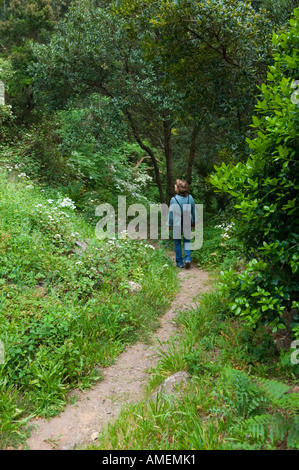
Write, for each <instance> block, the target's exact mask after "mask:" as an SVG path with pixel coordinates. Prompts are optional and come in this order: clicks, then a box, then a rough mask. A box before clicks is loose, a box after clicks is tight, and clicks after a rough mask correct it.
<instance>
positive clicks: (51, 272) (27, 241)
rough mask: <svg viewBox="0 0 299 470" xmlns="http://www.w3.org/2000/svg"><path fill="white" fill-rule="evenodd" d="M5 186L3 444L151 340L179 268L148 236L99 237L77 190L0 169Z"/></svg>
mask: <svg viewBox="0 0 299 470" xmlns="http://www.w3.org/2000/svg"><path fill="white" fill-rule="evenodd" d="M0 194H1V197H0V341H1V344H2V346H4V353H5V355H4V363H3V364H0V395H1V399H0V447H1V448H7V447H8V446H18V445H20V444H21V443H22V442H24V439H25V437H26V433H27V431H26V429H27V427H26V423H28V420H29V419H30V418H32V417H33V416H37V415H38V416H43V417H50V416H53V415H56V414H57V413H59V412H60V411H61V410H62V409H63V407H64V406H65V404H66V396H67V392H68V391H69V390H70V389H71V388H75V387H76V388H80V389H84V388H87V387H89V386H90V385H91V384H92V383H94V382H95V381H97V380H101V375H100V374H99V372H98V368H99V367H100V366H101V367H103V366H104V367H105V366H108V365H109V364H111V363H112V362H113V361H114V359H115V358H116V357H117V355H118V354H119V353H120V352H121V351H122V350H123V349H124V347H125V346H126V345H127V344H130V343H132V342H134V341H135V340H136V339H137V338H140V337H143V338H145V339H146V338H147V336H148V335H149V333H150V331H151V330H152V329H154V328H155V327H156V326H157V319H158V317H159V315H161V314H162V313H163V311H164V310H165V308H166V307H167V305H168V303H169V301H170V298H171V295H172V293H173V291H174V289H175V287H176V274H175V269H174V266H173V265H172V263H171V262H170V261H169V259H168V258H167V257H166V256H165V254H164V252H163V251H162V250H156V249H154V248H153V247H152V246H151V245H150V244H147V243H146V242H138V241H134V240H131V239H129V238H125V239H122V240H117V239H115V240H110V241H109V242H107V241H105V240H104V241H99V240H97V239H96V237H95V235H94V227H92V226H91V225H89V224H87V223H86V222H85V221H84V220H83V219H82V218H81V217H80V216H79V215H78V214H77V213H76V210H75V207H74V205H73V203H72V201H70V199H69V198H66V197H64V195H62V194H59V193H58V192H55V191H54V190H52V191H51V193H50V192H47V193H46V192H44V193H43V192H42V191H41V189H40V188H39V187H37V186H36V185H35V184H34V183H32V181H30V180H29V179H28V178H27V176H26V175H25V174H23V173H20V172H19V173H16V174H14V175H12V174H10V175H9V177H8V175H7V174H6V173H5V172H2V173H0ZM95 222H97V220H95ZM132 286H133V287H134V286H135V287H137V288H136V289H134V288H133V287H132Z"/></svg>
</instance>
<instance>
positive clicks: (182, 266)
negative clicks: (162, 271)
mask: <svg viewBox="0 0 299 470" xmlns="http://www.w3.org/2000/svg"><path fill="white" fill-rule="evenodd" d="M176 267H177V268H184V267H185V265H184V264H181V265H180V264H177V265H176Z"/></svg>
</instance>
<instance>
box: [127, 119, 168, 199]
mask: <svg viewBox="0 0 299 470" xmlns="http://www.w3.org/2000/svg"><path fill="white" fill-rule="evenodd" d="M124 113H125V115H126V117H127V119H128V121H129V124H130V126H131V129H132V132H133V135H134V137H135V139H136V142H137V143H138V145H139V146H140V148H142V149H143V150H145V152H147V153H148V155H149V156H150V157H151V160H152V163H153V166H154V171H155V177H156V184H157V186H158V190H159V197H160V202H161V204H164V203H165V198H164V193H163V187H162V181H161V176H160V170H159V165H158V162H157V159H156V157H155V155H154V152H153V151H152V149H151V148H150V147H148V146H147V145H145V144H144V143H143V142H142V140H141V138H140V136H139V134H138V131H137V129H136V126H135V123H134V121H133V118H132V116H131V114H130V113H129V112H128V111H124Z"/></svg>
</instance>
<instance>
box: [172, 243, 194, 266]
mask: <svg viewBox="0 0 299 470" xmlns="http://www.w3.org/2000/svg"><path fill="white" fill-rule="evenodd" d="M173 241H174V251H175V260H176V264H177V265H178V266H183V264H184V261H183V256H182V240H181V239H180V238H178V239H176V238H174V239H173ZM183 244H184V252H185V262H186V261H190V262H191V249H190V240H187V239H186V238H185V237H184V236H183Z"/></svg>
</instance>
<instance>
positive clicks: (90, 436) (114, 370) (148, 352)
mask: <svg viewBox="0 0 299 470" xmlns="http://www.w3.org/2000/svg"><path fill="white" fill-rule="evenodd" d="M178 275H179V279H180V289H179V290H178V293H177V296H176V298H175V299H174V300H173V302H172V304H171V306H170V309H169V310H168V311H167V312H166V313H165V315H164V316H163V317H161V319H160V327H159V328H158V330H156V332H155V333H154V334H153V339H152V342H151V344H143V343H141V342H138V343H136V344H135V345H133V346H130V347H128V348H127V349H126V350H125V351H124V352H123V353H122V354H121V355H120V356H119V357H118V359H117V360H116V362H115V364H114V365H111V366H109V367H107V368H103V369H102V371H101V372H102V374H103V380H102V381H101V382H99V383H98V384H97V385H95V386H94V387H93V388H92V389H91V390H89V391H87V392H84V393H83V392H81V391H73V392H71V395H72V396H75V398H76V400H74V401H75V403H74V404H68V405H67V406H66V408H65V410H64V411H63V412H62V413H61V414H60V415H59V416H57V417H54V418H51V419H49V420H45V419H41V418H39V419H35V420H33V421H32V422H31V423H30V424H32V425H33V426H34V427H35V429H34V430H33V431H32V432H31V437H30V438H29V439H28V440H27V446H28V448H29V449H30V450H51V449H56V450H71V449H74V447H75V446H76V447H82V446H85V445H87V444H88V443H91V442H93V441H94V439H95V438H96V436H97V434H98V433H99V432H100V431H101V429H102V427H103V426H105V425H106V424H107V423H108V422H109V421H110V420H112V419H113V418H115V417H116V416H117V415H118V413H119V412H120V410H121V408H122V407H123V405H125V404H127V403H129V402H133V403H136V402H138V401H139V400H142V398H143V396H144V389H145V385H146V383H147V381H148V378H149V372H148V371H149V369H150V368H151V367H153V366H154V365H155V364H156V363H157V362H158V359H159V355H158V351H157V348H158V347H161V344H160V343H161V342H162V345H163V343H166V342H167V341H169V339H170V337H171V336H172V335H173V334H175V332H176V330H177V326H176V324H175V322H174V321H173V320H174V318H175V317H176V315H177V312H178V311H180V310H182V309H183V308H192V307H195V306H196V304H197V303H198V297H199V296H200V294H201V293H203V292H204V291H206V290H208V289H209V275H208V273H207V272H205V271H201V270H199V269H197V268H196V267H195V266H191V268H190V269H189V270H186V269H181V270H180V272H179V273H178ZM71 403H73V402H72V401H71Z"/></svg>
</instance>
